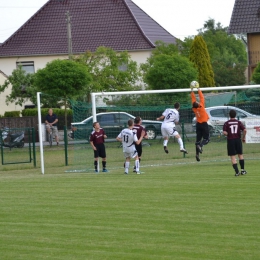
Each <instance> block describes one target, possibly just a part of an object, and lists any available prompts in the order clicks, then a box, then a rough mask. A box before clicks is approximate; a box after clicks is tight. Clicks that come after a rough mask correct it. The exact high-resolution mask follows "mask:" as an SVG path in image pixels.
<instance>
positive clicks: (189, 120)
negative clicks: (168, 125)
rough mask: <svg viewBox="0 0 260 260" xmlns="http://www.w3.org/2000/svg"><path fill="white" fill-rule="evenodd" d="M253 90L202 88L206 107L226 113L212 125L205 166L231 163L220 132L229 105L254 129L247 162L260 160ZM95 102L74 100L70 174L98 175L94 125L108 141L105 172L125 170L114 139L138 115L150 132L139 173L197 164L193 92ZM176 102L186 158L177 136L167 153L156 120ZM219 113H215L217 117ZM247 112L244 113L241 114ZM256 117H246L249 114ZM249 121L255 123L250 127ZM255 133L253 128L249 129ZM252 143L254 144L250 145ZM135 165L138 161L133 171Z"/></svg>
mask: <svg viewBox="0 0 260 260" xmlns="http://www.w3.org/2000/svg"><path fill="white" fill-rule="evenodd" d="M249 88H256V89H259V88H260V85H248V86H233V87H211V88H202V89H201V90H202V91H203V94H204V96H205V100H206V107H209V106H214V107H217V106H225V108H224V109H223V108H222V112H223V113H224V114H225V117H224V118H221V120H222V121H221V120H220V121H219V123H216V124H213V125H210V143H209V144H208V145H207V146H205V147H204V149H203V150H204V151H203V153H202V155H201V162H211V161H223V160H229V157H228V156H227V151H226V137H225V136H224V135H223V133H222V125H223V124H222V123H223V120H224V121H226V120H228V111H229V110H228V109H230V108H229V106H233V107H236V108H237V109H241V111H240V110H239V111H240V112H241V113H240V114H238V118H239V119H240V120H241V121H242V122H243V123H246V122H247V123H246V124H247V127H248V128H250V127H249V124H251V125H252V131H251V130H250V136H253V138H252V137H250V138H251V139H250V140H251V141H250V142H249V140H248V143H247V144H245V145H244V155H245V158H246V159H257V158H259V153H260V144H259V143H260V137H259V136H260V134H259V133H260V122H259V118H260V104H259V103H258V102H250V100H249V99H248V98H247V96H246V95H245V94H244V93H245V90H247V89H249ZM91 100H92V103H91V104H88V103H84V102H73V101H72V102H71V105H72V109H73V123H72V129H71V130H72V135H71V141H73V155H72V156H73V160H72V161H73V162H72V163H71V164H70V166H69V169H68V172H80V171H82V172H89V173H94V172H95V171H94V152H93V149H92V147H91V145H90V142H89V136H90V133H91V131H93V127H92V124H93V122H95V121H98V122H99V123H100V126H101V127H102V128H103V129H104V130H105V133H106V135H107V136H108V138H107V139H106V141H105V146H106V155H107V169H108V170H109V172H113V170H115V169H122V173H123V172H124V168H123V165H124V156H123V150H122V147H121V144H120V143H119V142H117V141H116V137H117V135H118V134H119V133H120V131H121V130H122V129H123V128H126V127H127V121H128V120H129V119H134V118H135V117H137V116H140V117H141V118H142V120H143V125H144V126H145V128H146V129H147V131H148V136H149V139H147V140H144V141H143V142H142V145H143V154H142V158H141V163H140V165H141V172H146V171H149V167H151V166H163V165H174V164H187V163H191V164H192V163H197V162H196V159H195V138H196V133H195V128H194V122H193V118H194V114H193V112H192V109H191V101H190V89H189V88H187V89H175V90H158V91H157V90H150V91H149V90H148V91H127V92H126V91H125V92H124V91H123V92H105V93H102V92H101V93H92V94H91ZM175 102H180V103H181V108H180V111H179V112H180V124H179V125H177V126H176V129H177V131H178V132H179V133H180V135H181V137H182V139H183V142H184V146H185V148H186V150H187V151H188V154H187V155H183V153H181V152H180V147H179V144H178V142H177V140H176V139H175V138H170V140H169V142H168V150H169V153H168V154H166V153H165V152H164V149H163V138H162V136H161V132H160V123H159V122H158V121H156V118H157V117H159V116H161V114H162V113H163V111H164V110H165V109H166V108H172V107H173V105H174V103H175ZM218 112H219V111H215V114H217V113H218ZM243 112H247V113H245V115H244V114H243ZM248 113H251V114H256V115H258V117H257V116H256V117H255V116H252V117H248V119H246V118H245V117H246V116H248V115H249V114H248ZM216 116H217V115H216ZM249 122H251V123H249ZM250 129H251V128H250ZM252 140H253V141H252ZM133 166H134V161H133V160H132V161H131V163H130V167H133ZM99 171H102V164H101V158H99Z"/></svg>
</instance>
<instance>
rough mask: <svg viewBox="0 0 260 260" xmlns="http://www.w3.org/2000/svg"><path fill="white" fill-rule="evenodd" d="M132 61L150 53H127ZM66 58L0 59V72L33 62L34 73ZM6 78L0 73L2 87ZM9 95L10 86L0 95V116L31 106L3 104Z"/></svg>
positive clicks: (144, 58) (140, 61)
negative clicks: (18, 63) (23, 63)
mask: <svg viewBox="0 0 260 260" xmlns="http://www.w3.org/2000/svg"><path fill="white" fill-rule="evenodd" d="M129 54H130V56H131V58H132V60H133V61H136V62H137V63H138V64H141V63H145V62H146V61H147V59H148V58H149V57H150V55H151V51H150V50H147V51H136V52H129ZM67 58H68V56H65V55H64V56H36V57H7V58H0V70H1V71H2V72H3V73H4V74H6V75H7V76H10V75H11V74H12V72H13V70H14V69H16V63H17V62H25V61H30V62H34V68H35V72H36V71H37V70H38V69H42V68H44V67H45V66H46V64H47V63H48V62H51V61H53V60H55V59H67ZM5 80H6V77H5V76H4V75H3V74H1V73H0V84H1V85H2V84H3V83H4V81H5ZM10 93H11V86H10V87H9V88H8V89H6V90H5V92H2V93H0V102H1V107H0V115H4V113H5V111H22V110H23V109H24V106H25V105H31V102H26V103H24V104H23V106H22V107H21V106H18V105H15V104H14V103H11V104H9V105H8V106H7V105H6V103H5V99H6V96H7V95H9V94H10Z"/></svg>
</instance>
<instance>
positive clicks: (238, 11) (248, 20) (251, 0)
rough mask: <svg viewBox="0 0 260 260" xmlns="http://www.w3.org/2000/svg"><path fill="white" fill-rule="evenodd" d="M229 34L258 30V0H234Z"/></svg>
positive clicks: (259, 15)
mask: <svg viewBox="0 0 260 260" xmlns="http://www.w3.org/2000/svg"><path fill="white" fill-rule="evenodd" d="M228 32H229V33H230V34H241V33H244V34H246V33H257V32H260V2H259V0H236V1H235V4H234V8H233V12H232V16H231V20H230V24H229V29H228Z"/></svg>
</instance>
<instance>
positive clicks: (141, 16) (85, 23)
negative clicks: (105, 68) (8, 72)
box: [0, 0, 176, 57]
mask: <svg viewBox="0 0 260 260" xmlns="http://www.w3.org/2000/svg"><path fill="white" fill-rule="evenodd" d="M67 11H69V13H70V16H71V33H72V52H73V54H76V53H83V52H85V51H86V50H90V51H95V50H96V48H97V47H99V46H106V47H110V48H112V49H114V50H116V51H120V50H128V51H131V50H146V49H152V48H154V47H155V41H156V40H162V41H164V42H169V43H175V41H176V38H175V37H174V36H172V35H171V34H170V33H168V32H167V31H166V30H165V29H163V28H162V27H161V26H160V25H159V24H158V23H156V22H155V21H154V20H153V19H152V18H151V17H149V16H148V15H147V14H146V13H145V12H143V11H142V10H141V9H140V8H139V7H138V6H136V5H135V4H134V3H133V2H132V1H131V0H49V1H48V2H47V3H46V4H45V5H44V6H43V7H42V8H41V9H40V10H39V11H38V12H37V13H35V14H34V15H33V16H32V17H31V18H30V19H29V20H28V21H27V22H26V23H25V24H24V25H23V26H22V27H21V28H20V29H18V30H17V31H16V32H15V33H14V34H13V35H12V36H11V37H10V38H9V39H7V40H6V41H5V42H4V43H2V45H0V57H5V56H28V55H30V56H33V55H59V54H67V53H68V39H67V22H66V15H65V14H66V13H67Z"/></svg>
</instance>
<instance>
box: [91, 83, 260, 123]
mask: <svg viewBox="0 0 260 260" xmlns="http://www.w3.org/2000/svg"><path fill="white" fill-rule="evenodd" d="M248 88H251V89H252V88H260V85H243V86H226V87H206V88H202V89H203V91H209V90H210V91H216V90H217V91H218V90H239V89H248ZM193 90H195V91H197V89H195V88H194V89H193ZM190 91H191V90H190V88H182V89H162V90H137V91H115V92H92V93H91V102H92V115H93V122H94V121H96V120H97V111H96V96H102V95H106V96H115V95H143V94H162V93H179V92H190Z"/></svg>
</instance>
